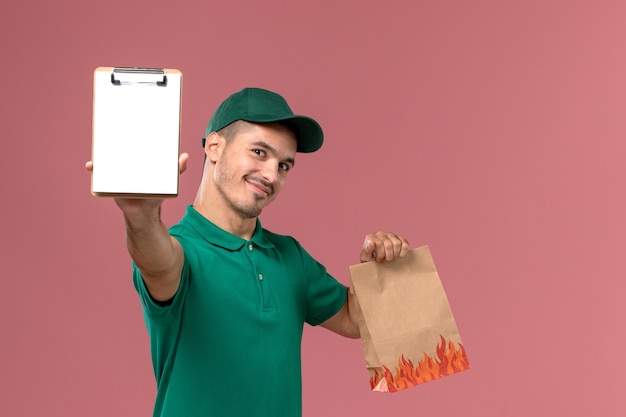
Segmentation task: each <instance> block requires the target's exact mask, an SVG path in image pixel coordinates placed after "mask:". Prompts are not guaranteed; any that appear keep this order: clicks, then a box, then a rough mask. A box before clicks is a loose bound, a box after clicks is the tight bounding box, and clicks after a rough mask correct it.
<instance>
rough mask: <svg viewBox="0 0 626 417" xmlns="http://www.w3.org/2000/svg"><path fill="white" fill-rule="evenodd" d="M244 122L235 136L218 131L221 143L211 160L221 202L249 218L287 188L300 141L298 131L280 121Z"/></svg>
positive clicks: (240, 215)
mask: <svg viewBox="0 0 626 417" xmlns="http://www.w3.org/2000/svg"><path fill="white" fill-rule="evenodd" d="M237 123H239V122H237ZM243 123H245V125H244V126H243V128H240V129H236V132H235V134H234V135H233V137H232V138H224V137H223V136H220V135H219V134H215V135H217V137H213V138H212V139H213V140H215V141H218V143H219V145H218V147H216V154H215V157H214V158H211V159H212V162H214V168H213V183H214V185H215V188H216V189H217V191H218V194H219V196H220V200H221V202H222V203H224V205H225V207H227V208H228V209H229V210H231V211H232V212H233V213H234V214H236V215H237V216H238V217H240V218H244V219H246V218H255V217H257V216H258V215H259V214H261V211H262V210H263V208H264V207H265V206H267V205H268V204H269V203H271V202H272V201H273V200H274V198H276V196H277V195H278V193H279V192H280V190H281V189H282V188H283V185H284V183H285V179H286V177H287V173H288V172H289V170H290V169H291V168H292V167H293V165H294V162H295V156H296V147H297V143H296V138H295V136H294V134H293V133H292V132H291V131H290V130H289V129H288V128H286V127H284V126H282V125H279V124H277V123H271V124H252V123H246V122H243ZM209 156H210V155H209Z"/></svg>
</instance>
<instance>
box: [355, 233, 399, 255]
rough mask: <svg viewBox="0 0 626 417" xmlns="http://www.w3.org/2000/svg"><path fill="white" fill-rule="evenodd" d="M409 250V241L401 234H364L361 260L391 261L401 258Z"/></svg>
mask: <svg viewBox="0 0 626 417" xmlns="http://www.w3.org/2000/svg"><path fill="white" fill-rule="evenodd" d="M408 251H409V242H408V241H407V240H406V239H405V238H403V237H402V236H398V235H396V234H394V233H389V232H376V233H372V234H368V235H367V236H365V242H363V250H362V251H361V262H368V261H378V262H383V261H391V260H393V259H395V258H401V257H403V256H405V255H406V254H407V252H408Z"/></svg>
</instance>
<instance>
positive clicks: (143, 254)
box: [124, 207, 177, 278]
mask: <svg viewBox="0 0 626 417" xmlns="http://www.w3.org/2000/svg"><path fill="white" fill-rule="evenodd" d="M124 221H125V223H126V244H127V246H128V252H129V253H130V256H131V258H132V259H133V261H134V262H135V264H136V265H137V267H138V268H139V269H140V270H141V272H142V274H143V275H144V278H146V277H150V278H158V277H160V276H163V275H164V274H167V273H168V272H169V271H171V270H172V268H173V267H174V266H175V264H176V258H177V254H176V250H175V248H174V245H173V242H172V238H171V236H170V234H169V232H168V230H167V227H166V226H165V225H164V224H163V222H162V221H161V216H160V207H155V208H152V209H150V210H149V211H147V212H144V213H142V214H139V215H137V214H133V215H130V214H126V213H125V214H124Z"/></svg>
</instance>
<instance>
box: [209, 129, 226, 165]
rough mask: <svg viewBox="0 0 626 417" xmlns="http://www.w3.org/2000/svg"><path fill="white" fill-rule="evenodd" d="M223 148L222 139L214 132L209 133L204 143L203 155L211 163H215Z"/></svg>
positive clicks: (223, 142)
mask: <svg viewBox="0 0 626 417" xmlns="http://www.w3.org/2000/svg"><path fill="white" fill-rule="evenodd" d="M224 146H225V141H224V138H223V137H221V136H220V135H218V134H217V133H216V132H211V134H210V135H209V136H207V138H206V142H205V143H204V154H205V155H206V157H207V159H209V160H210V161H211V162H216V161H217V159H218V158H219V156H220V154H221V153H222V151H223V149H224Z"/></svg>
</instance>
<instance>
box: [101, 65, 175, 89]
mask: <svg viewBox="0 0 626 417" xmlns="http://www.w3.org/2000/svg"><path fill="white" fill-rule="evenodd" d="M111 84H113V85H122V84H156V85H157V86H159V87H166V86H167V75H165V70H164V69H162V68H138V67H135V68H113V72H112V73H111Z"/></svg>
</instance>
